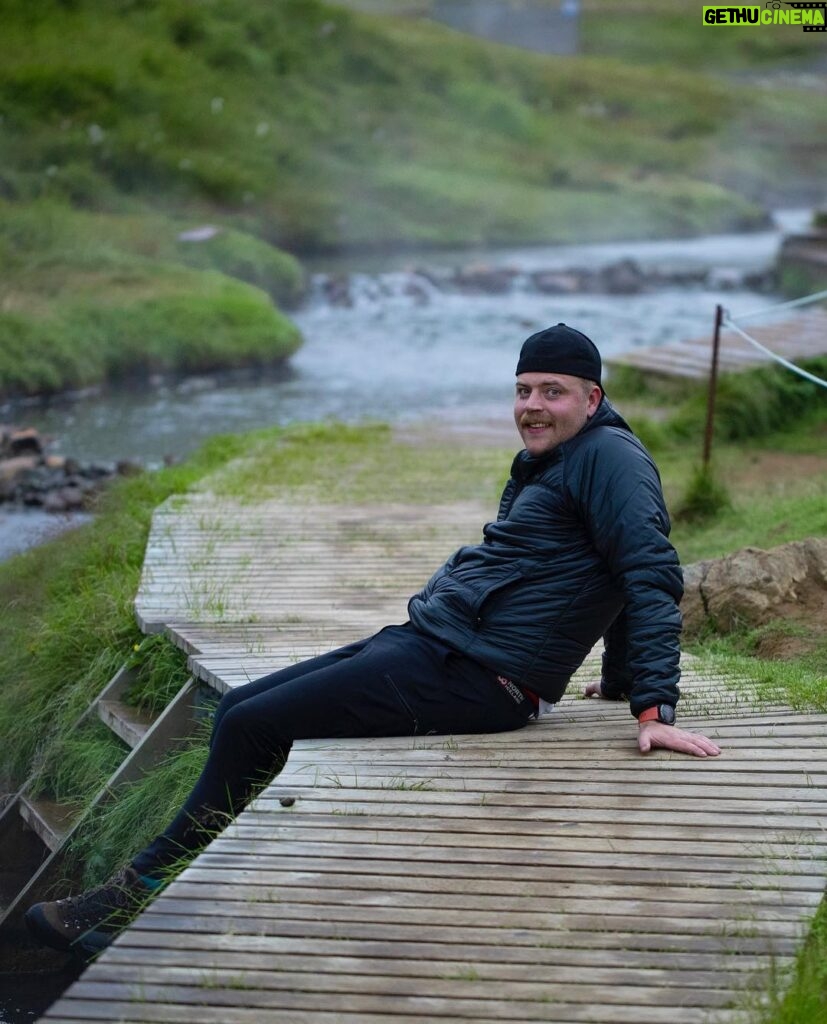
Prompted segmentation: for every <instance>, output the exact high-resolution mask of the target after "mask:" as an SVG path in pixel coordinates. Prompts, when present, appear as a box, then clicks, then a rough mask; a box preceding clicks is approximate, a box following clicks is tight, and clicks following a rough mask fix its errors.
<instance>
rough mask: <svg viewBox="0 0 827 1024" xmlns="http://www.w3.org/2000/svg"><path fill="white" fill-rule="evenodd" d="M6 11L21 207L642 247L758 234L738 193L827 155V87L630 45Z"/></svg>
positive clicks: (228, 17)
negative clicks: (565, 53)
mask: <svg viewBox="0 0 827 1024" xmlns="http://www.w3.org/2000/svg"><path fill="white" fill-rule="evenodd" d="M0 13H2V16H3V25H4V32H3V35H2V38H0V69H2V70H0V144H2V147H3V152H4V154H5V159H4V167H3V169H2V171H0V193H2V194H5V195H6V196H8V197H9V198H11V199H13V200H15V201H16V202H20V203H25V202H30V201H32V200H33V199H36V198H39V197H48V196H51V197H54V198H56V199H58V200H60V201H61V202H67V203H71V204H72V205H75V206H79V207H84V208H86V209H98V210H108V211H118V212H124V211H126V210H129V211H132V212H139V211H140V212H141V213H143V212H146V210H148V209H152V210H155V211H162V212H165V213H167V214H169V213H170V212H171V211H173V210H174V211H175V212H176V216H181V215H184V216H186V217H193V216H197V217H198V218H199V220H203V219H204V218H205V217H209V218H210V219H211V220H217V221H218V223H220V224H221V225H224V226H233V227H236V228H240V229H243V230H245V231H246V232H248V233H253V234H255V235H257V236H258V237H260V238H262V239H264V240H266V241H267V242H271V243H274V244H276V245H279V246H281V247H286V248H288V249H290V250H292V251H299V250H319V249H332V248H344V247H346V246H353V245H363V246H364V245H373V246H380V245H381V246H387V245H389V244H396V245H399V244H403V245H404V244H421V243H423V242H428V243H439V244H462V243H468V242H476V241H480V240H481V241H499V240H505V239H507V240H510V241H514V240H528V239H532V240H534V239H543V240H544V241H551V240H555V239H568V238H571V237H573V236H574V234H575V232H577V231H578V230H579V232H580V233H579V237H580V238H607V237H610V236H613V237H619V236H627V237H628V236H636V237H642V236H646V235H649V234H655V233H656V234H670V233H674V232H675V231H680V232H681V233H689V232H695V231H702V230H709V229H710V228H711V227H712V226H713V225H714V226H715V227H717V229H719V230H720V229H721V228H723V227H726V226H730V227H733V226H756V225H758V224H759V223H761V221H762V217H763V214H762V212H761V210H760V209H759V208H758V207H757V206H756V205H755V204H754V203H752V202H748V201H746V200H743V199H740V198H738V195H737V193H741V192H743V186H744V183H745V182H746V183H747V184H748V185H749V194H750V195H751V196H752V197H753V198H754V197H755V196H756V195H757V194H758V192H759V191H760V189H761V188H763V187H765V186H772V187H773V188H775V186H776V185H777V183H778V180H783V182H784V185H785V187H786V188H788V189H795V188H796V187H797V186H799V185H802V184H804V185H810V184H812V182H813V181H816V180H818V179H819V171H818V161H819V158H820V157H819V154H821V159H823V145H824V144H823V143H822V142H821V141H820V138H821V136H820V134H819V132H818V128H817V126H818V125H819V124H820V123H821V121H823V118H824V116H825V109H827V99H825V97H823V96H821V95H820V94H819V93H818V92H812V93H807V94H806V102H805V101H804V99H803V98H802V97H803V96H804V95H805V94H803V93H801V92H799V91H798V90H787V91H784V90H778V89H767V88H764V87H755V86H742V85H739V84H733V83H732V82H724V81H722V80H720V79H719V78H718V77H717V76H712V75H706V74H700V73H698V72H696V71H690V70H687V69H688V68H689V67H690V66H691V65H690V64H689V63H688V62H682V61H681V60H676V61H674V62H673V64H672V66H671V67H668V68H667V67H665V66H664V65H663V64H661V65H660V66H648V65H647V64H646V63H645V62H642V61H641V60H640V59H639V56H638V54H637V51H636V50H635V48H634V46H632V45H631V44H623V45H621V46H618V47H615V49H614V51H613V52H612V55H611V57H607V56H606V50H605V47H602V44H600V45H598V46H597V48H596V49H593V50H591V51H589V48H588V47H587V52H595V53H599V56H596V57H592V56H582V57H572V58H565V59H561V58H554V57H544V56H542V55H540V54H534V53H520V52H518V51H517V50H515V49H513V48H511V47H498V46H496V45H493V44H489V43H485V42H483V41H480V40H478V39H474V38H471V37H464V36H462V35H460V34H458V33H455V32H451V31H448V30H446V29H444V28H443V27H441V26H438V25H435V24H433V23H428V22H424V21H416V20H414V21H412V20H409V19H404V18H393V17H390V18H389V17H385V18H382V17H372V16H369V15H364V14H360V13H355V12H352V11H348V10H345V9H343V8H341V7H337V6H333V5H330V6H328V5H325V4H323V3H319V2H316V0H301V2H299V0H286V2H283V3H279V4H273V3H270V2H268V0H249V2H248V3H245V4H238V3H235V2H231V0H211V2H210V3H204V4H199V5H197V6H196V5H192V4H188V3H183V2H169V0H166V2H161V0H140V2H133V0H103V2H97V3H92V0H75V2H73V3H71V4H66V3H60V2H58V0H44V2H42V3H39V4H36V5H32V4H28V3H24V2H23V0H3V3H2V5H0ZM693 17H694V16H693ZM695 20H697V22H698V27H700V20H701V19H700V13H698V15H697V18H696V19H695ZM588 23H589V20H588V19H587V20H586V24H588ZM658 24H660V22H659V23H658ZM688 27H689V25H688V23H687V21H686V20H685V19H683V20H682V19H681V18H680V17H679V18H678V20H677V21H674V22H670V23H669V24H665V27H664V29H663V32H662V33H660V36H659V39H658V41H657V43H654V44H653V50H654V49H657V50H658V52H660V53H668V52H670V50H669V47H670V46H672V47H675V48H676V52H678V53H680V52H681V49H680V48H681V46H685V45H686V44H685V40H686V38H687V29H688ZM690 34H692V35H694V34H696V33H690ZM734 34H737V33H732V32H729V33H723V32H720V33H715V32H709V30H707V35H708V36H710V37H711V36H715V35H717V36H719V37H724V36H726V37H727V42H731V40H732V37H733V35H734ZM747 34H750V33H747ZM760 34H761V33H752V35H760ZM800 34H801V33H800ZM801 35H803V34H801ZM587 38H588V37H587ZM646 38H647V39H651V38H652V33H649V34H648V35H647V37H646ZM706 42H707V45H709V44H710V43H712V42H714V41H713V40H711V39H707V40H706ZM589 46H591V44H589ZM783 56H784V53H783V51H782V50H780V49H776V51H775V52H774V55H773V59H781V58H782V57H783ZM755 60H756V61H762V62H763V60H764V57H763V55H757V56H756V57H755ZM791 154H795V155H796V159H791V156H790V155H791ZM798 158H800V161H801V163H800V168H801V169H800V170H798V169H797V168H798V163H797V160H798ZM779 174H780V175H781V178H780V179H779V178H778V177H777V175H779ZM458 178H459V181H458V180H457V179H458ZM515 194H516V201H512V200H513V199H514V197H515ZM644 195H646V196H648V197H649V200H650V204H649V206H648V207H647V205H646V203H645V202H644V199H643V196H644ZM592 204H594V209H595V211H596V212H595V213H594V214H593V215H591V216H590V215H589V213H590V211H591V210H592V208H593V206H592ZM538 218H539V223H538Z"/></svg>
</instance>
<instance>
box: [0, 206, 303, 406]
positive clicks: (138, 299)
mask: <svg viewBox="0 0 827 1024" xmlns="http://www.w3.org/2000/svg"><path fill="white" fill-rule="evenodd" d="M0 259H2V262H3V266H4V268H5V273H4V278H3V282H2V284H0V341H1V342H2V343H1V344H0V398H2V397H3V396H4V395H14V394H31V393H38V394H42V393H48V392H52V391H60V390H65V389H67V388H77V387H83V386H87V385H90V384H99V383H101V382H104V381H107V380H124V379H134V378H146V377H148V376H149V375H151V374H155V373H172V372H175V373H181V372H205V371H210V370H216V369H221V368H225V367H235V366H247V365H251V364H253V365H267V364H272V363H274V362H278V361H280V360H282V359H284V358H285V357H287V356H288V355H289V354H290V353H291V352H293V351H294V350H295V349H296V348H297V346H298V344H299V341H300V337H299V332H298V330H297V329H296V327H295V326H294V325H293V324H292V323H291V322H290V321H289V320H288V319H287V318H286V317H285V316H284V315H283V314H281V313H280V312H279V311H278V310H277V309H276V308H275V306H274V305H273V301H272V298H271V297H270V295H268V294H267V293H266V292H265V291H264V290H262V287H261V286H265V287H267V288H268V289H269V290H270V291H271V292H272V293H273V294H275V295H277V296H279V297H281V298H285V297H287V296H289V295H291V294H296V293H297V292H298V290H299V289H300V287H301V279H302V275H301V273H300V272H299V270H298V268H297V265H296V264H295V261H292V260H291V259H290V258H289V257H286V256H285V255H284V254H282V253H279V252H277V251H276V250H274V249H273V248H272V247H271V246H268V245H266V244H265V243H263V242H260V241H258V240H256V239H254V238H251V237H249V236H246V235H243V234H241V233H240V232H224V233H223V234H219V235H217V236H216V237H215V238H213V239H210V240H209V241H208V242H205V243H186V244H185V243H181V242H179V241H177V234H176V227H175V225H174V224H173V223H171V222H169V221H167V220H165V219H164V218H161V217H152V218H150V217H146V218H143V219H141V218H136V217H129V218H124V217H121V218H118V217H115V216H104V215H96V216H94V217H93V216H91V215H88V214H84V213H79V212H76V211H72V210H69V209H67V208H65V207H63V206H60V205H58V204H56V203H55V202H53V201H51V202H36V203H32V204H28V205H26V206H23V207H21V206H16V205H13V204H9V203H5V202H2V201H0ZM195 264H199V265H200V266H201V268H202V269H194V265H195ZM242 279H243V280H242ZM250 282H252V283H250Z"/></svg>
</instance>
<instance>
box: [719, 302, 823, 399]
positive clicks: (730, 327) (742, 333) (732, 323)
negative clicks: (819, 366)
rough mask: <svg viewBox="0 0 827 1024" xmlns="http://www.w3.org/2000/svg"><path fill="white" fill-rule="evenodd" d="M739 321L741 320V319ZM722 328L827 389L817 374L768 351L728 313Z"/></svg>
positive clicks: (723, 318) (722, 321) (723, 319)
mask: <svg viewBox="0 0 827 1024" xmlns="http://www.w3.org/2000/svg"><path fill="white" fill-rule="evenodd" d="M824 295H825V296H827V292H824ZM738 319H739V320H740V317H739V318H738ZM721 327H726V328H727V329H728V330H730V331H735V333H736V334H738V335H740V336H741V337H742V338H743V339H744V341H748V342H749V343H750V345H753V346H754V347H755V348H757V349H758V350H759V351H760V352H763V353H764V355H766V356H769V358H770V359H774V360H775V362H776V363H779V364H780V365H781V366H784V367H786V368H787V369H788V370H792V372H793V373H797V374H798V375H799V377H804V378H805V380H809V381H812V382H813V384H820V385H821V387H823V388H827V380H822V379H821V378H820V377H816V376H815V374H813V373H808V372H807V370H802V369H801V367H800V366H796V365H795V363H791V362H790V361H789V359H784V357H783V356H780V355H778V353H776V352H773V351H771V350H770V349H768V348H767V347H766V345H762V344H761V342H760V341H756V340H755V338H753V337H751V335H749V334H747V332H746V331H742V330H741V328H740V327H739V326H738V324H736V323H735V321H734V320H733V319H732V318H731V317H730V315H729V314H728V313H727V312H726V311H724V315H723V317H722V318H721Z"/></svg>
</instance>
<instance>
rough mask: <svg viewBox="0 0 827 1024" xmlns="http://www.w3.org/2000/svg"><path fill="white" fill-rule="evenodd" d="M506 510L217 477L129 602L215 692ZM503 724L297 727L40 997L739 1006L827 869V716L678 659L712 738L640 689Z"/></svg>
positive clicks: (121, 1009) (621, 1011) (427, 1006)
mask: <svg viewBox="0 0 827 1024" xmlns="http://www.w3.org/2000/svg"><path fill="white" fill-rule="evenodd" d="M489 514H490V510H489V509H486V508H484V507H483V506H482V505H479V504H477V503H474V502H466V503H462V504H455V505H444V506H439V507H435V508H432V507H428V508H421V509H415V508H412V507H410V506H399V505H387V506H384V507H377V506H371V507H360V506H351V507H343V506H341V505H335V506H334V505H329V506H326V505H322V504H319V505H315V506H314V507H310V508H308V507H305V508H301V507H297V506H296V504H295V503H289V502H279V501H269V502H263V503H260V504H255V505H242V504H235V503H233V502H229V501H226V500H224V499H221V500H218V499H215V498H214V497H213V496H211V495H209V494H193V495H190V496H188V497H187V498H185V499H180V498H179V499H173V500H172V501H170V502H168V503H167V504H166V505H164V506H162V507H161V508H160V509H159V510H158V511H157V512H156V515H155V518H154V522H153V528H152V534H151V538H150V541H149V545H148V550H147V556H146V563H145V567H144V575H143V580H142V584H141V587H140V592H139V594H138V598H137V601H136V611H137V615H138V618H139V621H140V622H141V624H142V627H143V629H144V630H145V631H146V632H158V631H162V630H163V631H166V632H167V634H168V635H169V636H170V637H171V638H172V639H173V640H174V641H175V642H176V643H177V644H179V645H180V646H181V647H182V648H183V649H184V650H185V651H187V653H188V654H189V658H190V665H191V669H192V672H193V674H194V676H195V677H196V678H197V679H199V680H201V681H203V682H204V683H206V684H208V685H210V686H212V687H214V688H216V689H217V690H219V691H223V690H226V689H228V688H231V687H234V686H238V685H240V684H242V683H244V682H246V681H247V680H248V679H253V678H256V677H257V676H259V675H262V674H263V673H265V672H269V671H272V670H273V669H274V668H278V667H279V666H281V665H286V664H289V663H291V662H293V661H295V660H296V659H297V658H303V657H306V656H308V655H312V654H315V653H319V652H321V651H323V650H327V649H329V648H330V647H331V646H333V645H337V644H340V643H344V642H348V641H350V640H353V639H355V638H357V637H359V636H362V635H366V634H368V633H370V632H372V631H374V630H375V629H376V628H378V627H380V626H382V625H385V624H386V623H388V622H391V621H401V620H403V619H404V616H405V601H406V599H407V597H408V596H409V595H410V593H411V592H413V591H414V590H415V589H416V588H418V587H419V586H420V585H421V584H422V582H423V581H424V580H425V579H426V578H427V576H428V575H429V573H430V572H431V570H432V569H433V568H434V567H435V566H436V565H437V564H439V562H440V561H442V560H443V559H444V557H445V556H446V555H447V554H448V553H450V551H451V550H453V549H454V548H455V547H456V546H458V545H459V544H461V543H468V542H473V541H474V540H476V539H477V538H478V536H479V531H480V526H481V524H482V522H483V521H484V520H485V518H486V517H487V515H489ZM597 672H598V663H597V660H596V655H593V656H592V658H591V659H590V660H589V661H588V662H587V664H586V665H585V666H584V668H583V669H582V670H581V672H580V673H579V674H578V678H576V679H575V681H574V682H573V684H572V686H571V687H570V693H569V695H568V696H567V697H566V699H565V700H564V701H563V702H562V703H561V704H560V705H559V706H558V707H557V708H556V709H555V710H554V711H553V712H552V713H551V714H550V715H547V716H545V717H544V718H543V719H541V720H540V721H538V722H536V723H534V724H532V725H529V726H528V727H527V728H526V729H524V730H521V731H519V732H516V733H511V734H507V735H494V736H421V737H416V738H413V739H386V740H381V739H372V740H348V741H344V740H336V741H330V740H317V741H312V742H310V741H306V742H301V743H297V744H296V745H295V747H294V750H293V752H292V753H291V755H290V758H289V760H288V763H287V767H286V768H285V771H284V772H283V773H282V774H281V776H280V777H279V778H278V779H277V780H276V781H275V782H274V783H273V784H272V785H271V786H270V787H269V788H268V789H267V790H266V791H265V793H264V794H263V795H262V796H261V797H260V798H259V799H258V800H257V801H256V802H255V803H254V804H253V805H252V806H251V807H250V808H249V809H248V810H246V811H245V812H244V813H243V814H242V815H241V816H240V817H239V819H238V820H237V822H236V823H235V824H233V825H232V826H230V828H229V829H228V830H227V831H226V832H225V833H223V834H222V835H221V836H219V837H218V838H217V839H216V840H215V841H214V842H213V843H212V844H211V845H210V846H209V848H208V849H207V850H206V851H205V852H204V853H202V854H201V855H200V856H199V857H198V858H197V859H196V860H195V861H194V863H193V864H192V865H191V866H190V867H188V868H187V869H186V870H185V871H184V872H183V873H182V874H181V875H180V877H179V878H178V879H177V880H176V881H175V882H174V883H172V885H170V886H169V888H168V889H167V890H166V891H165V892H164V893H163V894H162V895H161V896H160V897H159V898H158V899H157V900H156V901H155V902H154V903H153V904H152V905H151V906H150V907H149V908H148V909H147V910H146V911H145V912H144V913H143V914H142V915H141V917H140V918H139V919H138V920H137V921H136V922H135V923H134V925H133V926H131V927H130V928H129V929H128V930H127V931H126V932H125V933H123V934H122V935H121V936H120V937H119V938H118V939H117V940H116V942H115V943H114V944H113V946H112V947H110V948H109V949H108V950H107V951H106V952H105V953H104V954H103V955H102V956H101V957H100V959H99V960H98V961H97V962H96V963H94V964H93V965H92V966H90V967H89V968H88V969H87V970H86V972H85V973H84V975H83V976H82V977H81V978H80V979H79V980H78V981H76V982H75V983H74V985H73V986H72V987H71V988H70V989H69V990H68V992H67V993H66V994H65V995H64V996H63V998H61V999H60V1000H59V1001H58V1002H57V1003H56V1004H55V1005H54V1006H53V1007H52V1008H51V1009H50V1010H49V1011H48V1013H47V1014H46V1015H45V1017H44V1020H48V1021H51V1022H52V1024H60V1022H62V1024H68V1022H70V1021H71V1022H77V1021H87V1022H88V1021H98V1020H103V1021H135V1022H139V1021H140V1022H169V1024H172V1022H183V1021H187V1022H189V1021H194V1020H197V1021H199V1022H203V1024H209V1022H215V1024H264V1022H267V1024H270V1022H278V1021H285V1022H288V1021H289V1022H290V1024H325V1022H330V1024H333V1022H336V1024H357V1022H359V1024H364V1022H370V1024H399V1022H405V1021H410V1022H411V1024H423V1022H432V1021H441V1022H444V1021H465V1022H474V1024H494V1022H501V1021H512V1022H514V1021H525V1022H528V1021H545V1022H549V1024H575V1022H591V1024H730V1022H736V1021H741V1020H743V1019H748V1018H747V1017H746V1016H745V1014H746V1012H747V1010H748V1007H749V1006H750V1005H754V1004H755V1003H756V1002H757V1001H759V1000H760V999H761V997H762V995H764V994H765V993H766V990H767V987H768V985H769V983H770V981H771V979H772V978H774V977H777V975H778V972H781V971H783V970H784V968H786V967H787V966H788V965H789V964H790V963H791V960H792V958H793V957H794V955H795V953H796V951H797V949H798V948H799V946H800V943H801V941H802V938H803V936H804V935H805V934H806V932H807V929H808V927H809V922H810V920H811V919H812V915H813V913H814V911H815V909H816V907H817V906H818V904H819V902H820V900H821V897H822V894H823V892H824V886H825V876H827V866H825V859H824V855H825V852H827V833H826V832H825V820H827V818H826V817H825V812H826V811H827V801H825V799H824V796H823V788H824V785H825V783H827V742H825V741H826V740H827V716H823V715H822V716H819V715H810V714H800V713H796V712H794V711H792V710H791V709H789V708H785V707H780V706H768V705H767V704H766V702H764V703H762V704H761V706H760V707H759V706H758V704H757V702H756V700H755V697H754V686H753V684H752V683H751V682H750V681H749V680H735V681H733V680H731V679H730V680H727V681H726V682H724V681H722V680H720V679H717V678H715V677H713V676H710V675H708V674H707V673H705V671H704V670H703V669H702V668H701V667H700V666H699V665H697V664H696V663H695V662H693V661H692V659H690V658H685V659H684V683H683V691H684V699H683V702H682V724H684V725H685V726H687V727H689V728H693V727H694V728H699V729H702V730H704V731H705V732H707V733H708V734H709V735H711V736H713V737H715V738H716V739H718V740H719V741H720V743H721V745H722V747H723V753H722V754H721V756H720V757H719V758H714V759H706V760H698V759H693V758H686V757H681V756H678V755H674V754H670V753H667V752H657V753H654V754H652V755H650V756H647V757H642V756H640V755H639V754H638V753H637V752H636V743H635V733H636V727H635V725H634V722H633V721H632V719H631V718H630V716H629V713H628V709H627V708H626V707H625V706H623V705H615V704H609V703H606V702H600V701H589V702H587V701H583V700H578V699H577V694H578V692H579V691H581V690H582V683H583V682H585V681H586V680H588V679H590V678H594V676H595V675H596V674H597Z"/></svg>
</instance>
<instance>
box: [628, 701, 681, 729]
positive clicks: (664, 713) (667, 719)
mask: <svg viewBox="0 0 827 1024" xmlns="http://www.w3.org/2000/svg"><path fill="white" fill-rule="evenodd" d="M637 721H638V725H643V723H644V722H663V724H664V725H674V724H675V709H674V708H673V707H672V705H671V704H655V705H654V706H653V707H651V708H647V709H646V710H645V711H641V713H640V714H639V715H638V717H637Z"/></svg>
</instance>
